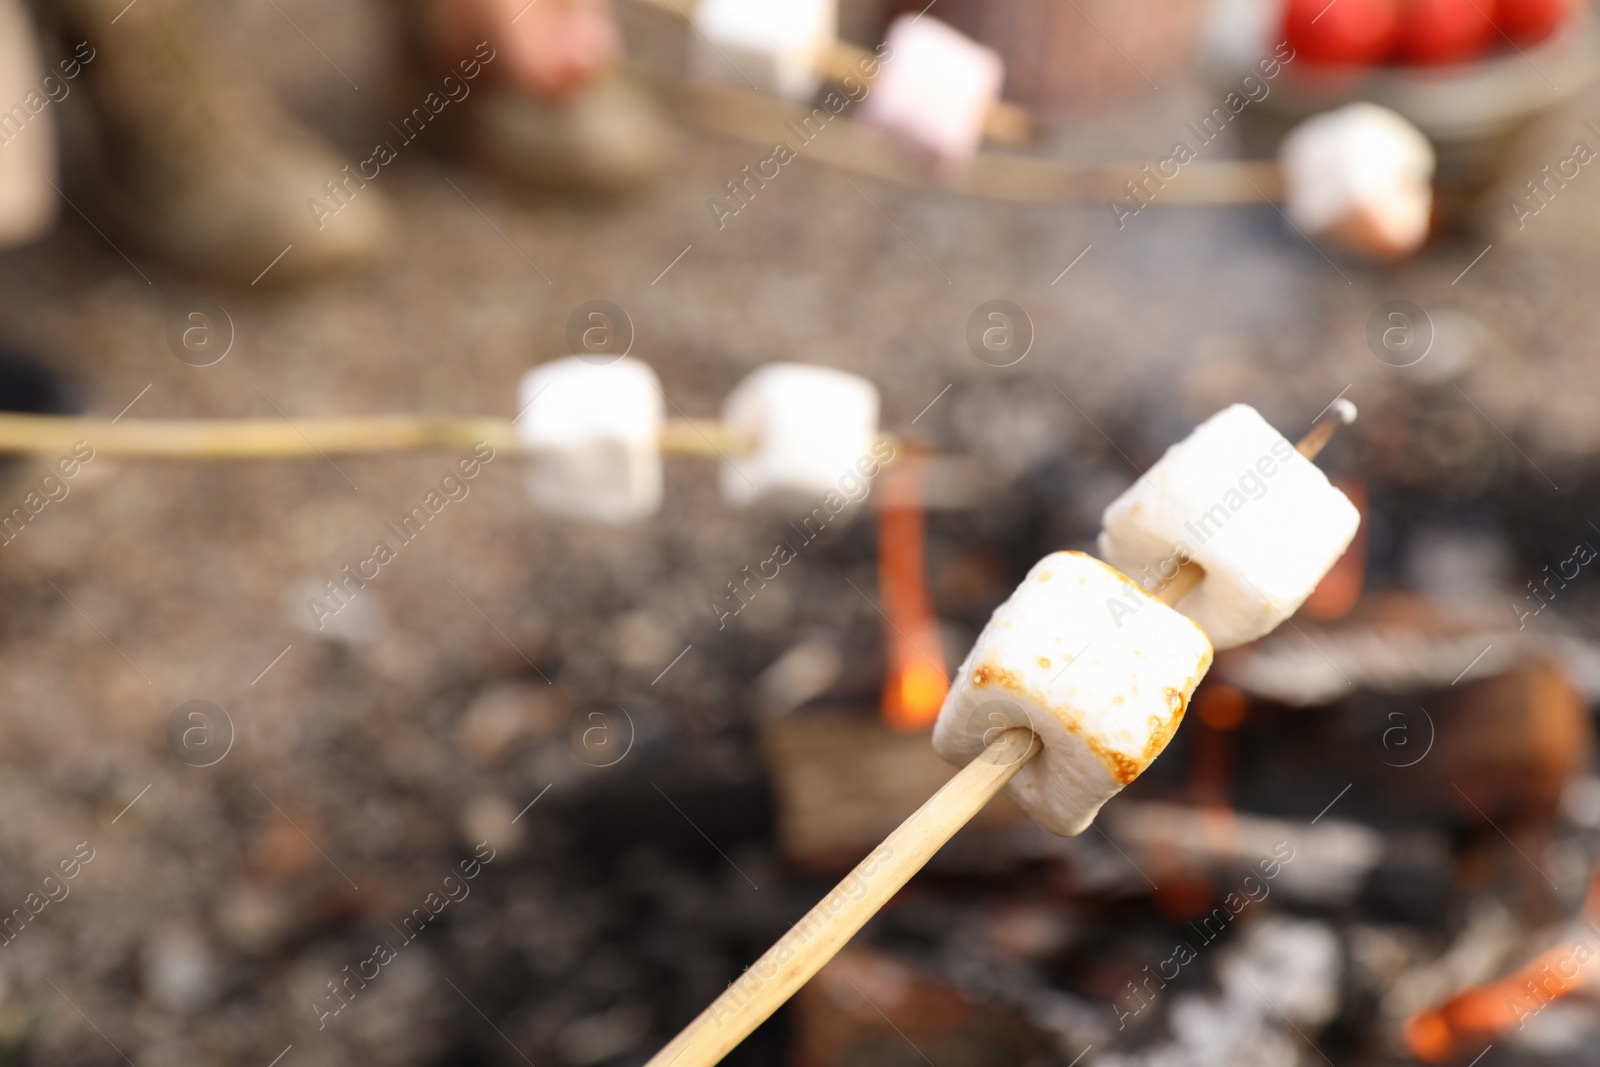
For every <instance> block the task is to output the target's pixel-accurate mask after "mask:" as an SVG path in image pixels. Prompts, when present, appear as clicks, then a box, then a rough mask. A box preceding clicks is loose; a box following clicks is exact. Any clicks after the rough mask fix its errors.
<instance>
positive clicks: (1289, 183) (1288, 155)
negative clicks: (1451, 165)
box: [1278, 103, 1434, 259]
mask: <svg viewBox="0 0 1600 1067" xmlns="http://www.w3.org/2000/svg"><path fill="white" fill-rule="evenodd" d="M1278 160H1279V162H1280V163H1281V164H1282V166H1283V172H1284V185H1285V190H1286V192H1287V197H1288V204H1287V211H1288V215H1289V218H1290V219H1291V220H1292V221H1293V222H1294V224H1295V225H1296V226H1299V227H1300V228H1301V229H1303V230H1305V231H1306V232H1307V233H1309V234H1312V235H1314V236H1320V237H1326V238H1328V239H1329V240H1331V241H1334V242H1336V243H1338V244H1342V245H1345V246H1346V247H1349V248H1353V249H1355V250H1357V251H1360V252H1364V253H1366V254H1368V255H1371V256H1376V257H1377V258H1379V259H1394V258H1396V257H1399V256H1404V255H1409V254H1410V253H1412V252H1415V251H1416V250H1417V249H1419V248H1421V247H1422V243H1423V241H1425V240H1426V239H1427V237H1428V224H1429V219H1430V216H1431V215H1432V212H1433V171H1434V154H1433V146H1432V145H1431V144H1429V143H1428V138H1427V137H1426V136H1425V135H1424V134H1423V133H1422V131H1421V130H1419V129H1417V128H1416V127H1415V126H1413V125H1412V124H1411V123H1409V122H1407V121H1406V120H1405V119H1404V118H1402V117H1401V116H1399V115H1397V114H1395V113H1394V112H1393V111H1390V110H1388V109H1387V108H1382V107H1379V106H1377V105H1376V104H1367V103H1355V104H1348V105H1346V106H1345V107H1342V108H1339V109H1338V110H1337V111H1329V112H1326V113H1324V114H1321V115H1316V116H1313V117H1312V118H1309V119H1307V120H1306V121H1305V122H1302V123H1301V124H1300V125H1298V126H1296V127H1295V128H1294V129H1293V130H1291V131H1289V135H1288V136H1287V137H1285V138H1284V141H1283V145H1282V147H1281V148H1280V149H1279V151H1278Z"/></svg>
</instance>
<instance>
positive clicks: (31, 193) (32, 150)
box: [0, 0, 82, 246]
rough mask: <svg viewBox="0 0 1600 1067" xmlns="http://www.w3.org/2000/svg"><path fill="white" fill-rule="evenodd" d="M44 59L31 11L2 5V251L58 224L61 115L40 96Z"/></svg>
mask: <svg viewBox="0 0 1600 1067" xmlns="http://www.w3.org/2000/svg"><path fill="white" fill-rule="evenodd" d="M79 47H82V46H81V45H80V46H79ZM39 53H40V46H39V39H38V37H37V35H35V33H34V32H33V24H32V20H31V19H30V18H29V16H28V9H27V6H26V5H25V4H23V3H22V2H21V0H0V101H5V104H4V105H0V106H7V107H10V108H11V110H10V111H8V112H4V113H3V117H4V120H5V123H6V124H5V125H4V126H0V133H3V135H4V138H5V141H4V146H3V147H4V148H5V151H4V152H0V246H4V245H10V244H20V243H22V242H24V241H31V240H33V239H34V238H36V237H38V236H40V235H41V234H43V233H44V232H45V231H46V230H48V229H49V228H50V226H51V224H52V223H54V222H55V218H56V204H57V196H56V190H55V187H54V180H55V177H56V130H55V118H54V113H55V110H56V109H54V108H52V109H50V110H49V111H44V110H43V108H44V106H45V104H46V103H48V101H46V100H45V99H44V98H43V96H42V95H41V94H43V93H45V92H47V91H48V83H47V82H41V80H40V79H41V78H43V77H48V75H46V74H45V72H44V71H42V70H41V69H40V67H39ZM73 65H74V66H76V65H77V64H76V61H73ZM62 69H63V70H65V69H66V63H65V62H63V63H62ZM61 84H62V89H61V97H60V98H57V97H54V96H53V95H52V97H51V99H63V98H65V96H66V94H67V86H66V84H65V83H64V82H63V83H61ZM24 100H28V101H33V100H37V101H39V106H38V107H33V106H32V104H31V103H29V104H28V105H27V106H24V104H23V101H24ZM17 116H20V117H21V122H20V123H19V122H17ZM13 126H14V127H15V129H13V128H12V127H13Z"/></svg>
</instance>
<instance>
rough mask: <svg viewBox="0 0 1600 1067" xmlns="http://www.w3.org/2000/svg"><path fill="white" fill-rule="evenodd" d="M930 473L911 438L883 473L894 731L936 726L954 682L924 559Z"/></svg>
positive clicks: (881, 522) (887, 711) (888, 703)
mask: <svg viewBox="0 0 1600 1067" xmlns="http://www.w3.org/2000/svg"><path fill="white" fill-rule="evenodd" d="M928 471H929V458H928V455H927V449H926V448H925V447H919V446H917V445H915V444H913V443H909V442H908V443H907V444H906V445H905V451H904V454H903V455H902V456H901V457H900V459H899V460H898V461H897V462H895V463H893V464H891V465H890V466H889V467H888V468H887V469H886V470H885V471H884V474H883V478H884V486H883V493H884V502H883V504H882V505H880V507H879V511H878V579H879V584H880V586H881V587H882V589H883V610H884V620H883V621H884V641H885V643H886V644H887V645H888V648H889V655H888V671H887V673H886V675H885V677H884V686H883V718H884V721H885V722H887V723H888V724H889V725H890V726H892V727H893V728H895V729H896V730H906V731H912V732H915V731H922V730H927V729H929V728H930V727H932V726H933V720H934V719H935V718H937V717H938V715H939V708H940V707H941V706H943V704H944V696H945V693H946V692H947V691H948V690H949V688H950V675H949V672H948V671H946V669H945V665H944V649H943V646H942V641H941V639H940V633H939V619H938V617H937V616H936V615H935V614H934V611H933V605H932V603H931V601H930V599H929V596H928V586H927V580H926V577H925V564H924V560H923V555H924V543H925V539H924V526H925V524H926V507H925V501H926V497H927V484H928Z"/></svg>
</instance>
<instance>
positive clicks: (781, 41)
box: [689, 0, 839, 103]
mask: <svg viewBox="0 0 1600 1067" xmlns="http://www.w3.org/2000/svg"><path fill="white" fill-rule="evenodd" d="M693 22H694V28H695V30H696V31H697V32H696V33H694V34H693V35H692V36H691V38H690V44H689V48H690V54H689V69H690V73H691V74H692V75H693V76H694V77H695V78H696V79H698V80H700V81H703V82H711V83H713V84H718V83H720V84H725V85H734V86H737V87H739V88H741V89H748V88H750V87H751V86H752V85H754V86H755V88H756V89H758V90H760V91H761V92H765V93H772V94H773V95H775V96H781V97H783V98H785V99H787V100H793V101H795V102H796V103H806V102H808V101H810V99H811V97H812V95H813V94H815V93H816V91H817V85H818V83H819V82H820V81H821V74H820V69H821V64H822V60H823V58H824V56H825V55H826V53H827V50H828V49H829V48H830V47H832V45H833V43H834V38H835V37H836V36H837V35H838V25H839V11H838V0H701V2H700V3H699V5H697V6H696V7H695V10H694V15H693Z"/></svg>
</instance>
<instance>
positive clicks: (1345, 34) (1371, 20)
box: [1283, 0, 1400, 66]
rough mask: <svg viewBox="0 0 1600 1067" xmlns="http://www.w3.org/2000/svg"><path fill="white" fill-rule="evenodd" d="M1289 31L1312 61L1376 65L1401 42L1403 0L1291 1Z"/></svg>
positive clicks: (1298, 53) (1285, 29)
mask: <svg viewBox="0 0 1600 1067" xmlns="http://www.w3.org/2000/svg"><path fill="white" fill-rule="evenodd" d="M1283 34H1284V38H1285V39H1286V40H1287V41H1288V42H1289V45H1290V47H1292V48H1293V49H1294V50H1295V55H1296V57H1297V58H1299V59H1302V60H1304V61H1306V62H1308V63H1324V64H1332V65H1338V66H1372V65H1374V64H1378V63H1382V62H1383V61H1384V60H1386V59H1388V58H1389V57H1390V55H1392V54H1393V53H1394V49H1395V46H1396V44H1397V43H1398V42H1399V39H1400V4H1399V0H1331V2H1330V0H1288V4H1287V5H1286V7H1285V10H1284V19H1283Z"/></svg>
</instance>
